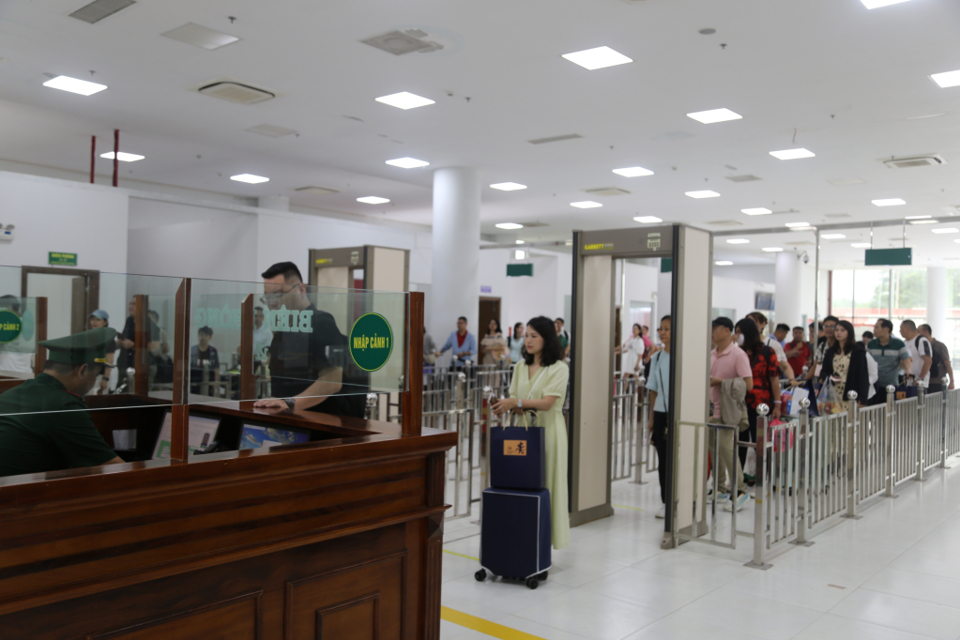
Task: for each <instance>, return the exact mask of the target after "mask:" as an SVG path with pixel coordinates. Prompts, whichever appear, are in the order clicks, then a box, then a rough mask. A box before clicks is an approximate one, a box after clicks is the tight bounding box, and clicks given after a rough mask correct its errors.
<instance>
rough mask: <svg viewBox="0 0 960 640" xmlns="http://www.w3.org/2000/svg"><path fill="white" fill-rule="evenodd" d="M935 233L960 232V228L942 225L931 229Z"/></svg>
mask: <svg viewBox="0 0 960 640" xmlns="http://www.w3.org/2000/svg"><path fill="white" fill-rule="evenodd" d="M930 231H933V232H934V233H960V229H957V228H956V227H941V228H939V229H930Z"/></svg>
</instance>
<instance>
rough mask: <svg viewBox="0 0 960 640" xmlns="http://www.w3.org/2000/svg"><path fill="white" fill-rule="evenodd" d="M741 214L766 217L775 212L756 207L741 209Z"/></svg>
mask: <svg viewBox="0 0 960 640" xmlns="http://www.w3.org/2000/svg"><path fill="white" fill-rule="evenodd" d="M740 213H745V214H747V215H748V216H766V215H770V214H771V213H773V211H771V210H770V209H767V208H766V207H755V208H753V209H740Z"/></svg>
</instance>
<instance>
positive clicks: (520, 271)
mask: <svg viewBox="0 0 960 640" xmlns="http://www.w3.org/2000/svg"><path fill="white" fill-rule="evenodd" d="M519 276H531V277H533V265H532V264H508V265H507V277H508V278H517V277H519Z"/></svg>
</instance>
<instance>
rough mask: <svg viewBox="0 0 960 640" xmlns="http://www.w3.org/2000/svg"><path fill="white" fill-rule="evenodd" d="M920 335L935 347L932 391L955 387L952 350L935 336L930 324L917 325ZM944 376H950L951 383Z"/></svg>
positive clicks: (931, 378)
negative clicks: (951, 359) (951, 358)
mask: <svg viewBox="0 0 960 640" xmlns="http://www.w3.org/2000/svg"><path fill="white" fill-rule="evenodd" d="M917 328H918V330H919V331H920V335H922V336H923V337H924V338H926V339H927V340H929V341H930V345H931V346H932V347H933V366H931V367H930V388H929V390H930V393H937V392H938V391H943V390H944V388H946V389H953V386H954V381H953V363H952V362H950V351H949V349H947V345H945V344H943V343H942V342H940V341H939V340H937V339H935V338H934V337H933V329H931V328H930V325H928V324H922V325H920V326H919V327H917ZM944 376H949V377H950V378H949V385H946V384H945V382H944Z"/></svg>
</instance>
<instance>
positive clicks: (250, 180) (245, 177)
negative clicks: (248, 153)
mask: <svg viewBox="0 0 960 640" xmlns="http://www.w3.org/2000/svg"><path fill="white" fill-rule="evenodd" d="M230 179H231V180H235V181H237V182H246V183H247V184H260V183H261V182H270V178H264V177H263V176H255V175H253V174H252V173H239V174H237V175H235V176H230Z"/></svg>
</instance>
